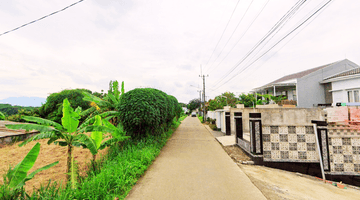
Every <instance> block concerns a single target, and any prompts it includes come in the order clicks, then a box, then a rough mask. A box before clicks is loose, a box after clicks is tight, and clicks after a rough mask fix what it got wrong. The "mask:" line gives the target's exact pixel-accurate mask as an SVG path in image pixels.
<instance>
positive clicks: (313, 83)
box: [253, 59, 359, 108]
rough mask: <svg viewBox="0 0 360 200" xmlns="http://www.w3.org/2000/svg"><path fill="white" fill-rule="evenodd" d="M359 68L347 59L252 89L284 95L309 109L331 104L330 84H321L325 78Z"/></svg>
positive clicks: (261, 92)
mask: <svg viewBox="0 0 360 200" xmlns="http://www.w3.org/2000/svg"><path fill="white" fill-rule="evenodd" d="M356 68H359V66H358V65H357V64H355V63H354V62H351V61H350V60H348V59H344V60H340V61H337V62H334V63H330V64H326V65H323V66H319V67H315V68H312V69H308V70H305V71H302V72H298V73H295V74H290V75H287V76H284V77H282V78H280V79H277V80H275V81H273V82H271V83H268V84H266V85H264V86H261V87H258V88H254V89H253V92H254V93H258V94H271V95H274V96H280V95H284V96H286V97H287V99H288V100H295V101H297V106H298V107H301V108H311V107H314V106H318V105H322V104H332V103H333V98H332V92H329V91H332V89H331V88H332V87H331V83H325V82H324V83H323V81H324V79H325V78H329V77H332V76H334V75H337V74H339V73H341V72H344V71H346V70H352V69H356Z"/></svg>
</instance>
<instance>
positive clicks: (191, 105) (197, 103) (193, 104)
mask: <svg viewBox="0 0 360 200" xmlns="http://www.w3.org/2000/svg"><path fill="white" fill-rule="evenodd" d="M200 103H201V102H200V100H199V99H193V100H190V101H189V103H188V105H187V106H188V109H189V110H190V112H191V111H193V110H195V109H197V108H199V107H200Z"/></svg>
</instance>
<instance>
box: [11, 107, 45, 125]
mask: <svg viewBox="0 0 360 200" xmlns="http://www.w3.org/2000/svg"><path fill="white" fill-rule="evenodd" d="M23 116H35V117H38V116H39V115H38V114H36V109H35V110H29V109H27V110H26V109H20V110H18V111H17V114H13V115H9V116H7V117H6V120H8V121H13V122H25V120H23V119H22V117H23Z"/></svg>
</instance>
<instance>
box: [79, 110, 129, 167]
mask: <svg viewBox="0 0 360 200" xmlns="http://www.w3.org/2000/svg"><path fill="white" fill-rule="evenodd" d="M85 130H86V131H89V130H93V131H92V132H91V134H90V136H88V135H86V134H81V136H80V137H81V138H80V142H81V145H82V146H84V147H85V148H87V149H89V150H90V152H91V154H92V155H93V161H92V164H93V170H94V171H95V160H96V155H97V154H98V151H99V150H102V149H104V148H105V147H108V146H112V145H114V144H117V143H119V142H121V141H124V140H126V139H128V138H129V136H125V135H124V134H123V131H122V130H121V129H119V128H117V127H115V126H114V125H112V124H111V123H110V122H109V121H107V120H106V119H104V120H102V119H101V117H100V116H99V115H96V116H95V122H94V124H93V125H92V126H88V127H87V128H86V129H85ZM106 132H107V133H110V134H111V135H112V138H110V139H108V140H105V139H106V137H104V133H106Z"/></svg>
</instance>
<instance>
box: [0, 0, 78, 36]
mask: <svg viewBox="0 0 360 200" xmlns="http://www.w3.org/2000/svg"><path fill="white" fill-rule="evenodd" d="M82 1H84V0H80V1H78V2H75V3H73V4H71V5H69V6H66V7H65V8H63V9H61V10H58V11H55V12H53V13H50V14H48V15H45V16H43V17H40V18H39V19H36V20H34V21H31V22H28V23H26V24H23V25H21V26H18V27H16V28H14V29H11V30H9V31H5V32H3V33H1V34H0V36H3V35H5V34H7V33H10V32H13V31H16V30H18V29H20V28H23V27H25V26H27V25H30V24H32V23H35V22H37V21H40V20H42V19H45V18H47V17H50V16H51V15H54V14H57V13H59V12H62V11H64V10H66V9H68V8H70V7H72V6H75V5H76V4H78V3H80V2H82Z"/></svg>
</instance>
